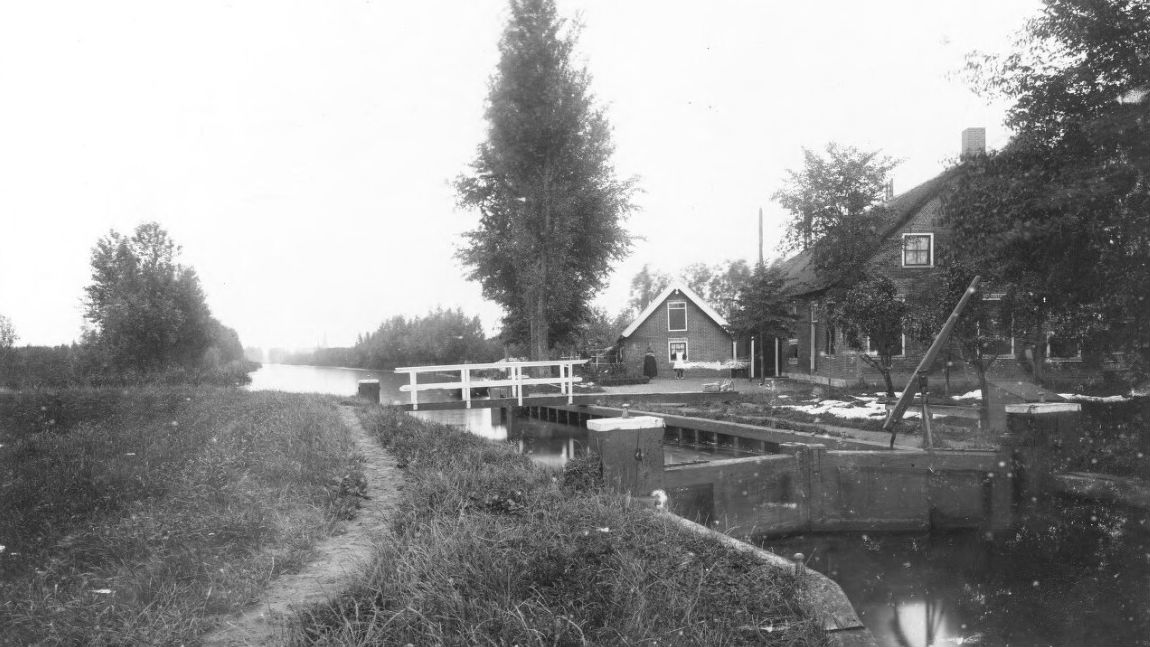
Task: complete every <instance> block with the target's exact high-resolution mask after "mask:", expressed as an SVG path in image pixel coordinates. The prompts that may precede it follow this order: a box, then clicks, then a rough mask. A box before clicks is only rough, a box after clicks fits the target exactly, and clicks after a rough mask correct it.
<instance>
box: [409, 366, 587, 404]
mask: <svg viewBox="0 0 1150 647" xmlns="http://www.w3.org/2000/svg"><path fill="white" fill-rule="evenodd" d="M588 361H589V360H585V359H561V360H551V361H538V362H493V363H490V364H445V365H441V366H403V367H400V368H397V369H395V372H396V373H407V374H408V376H409V378H410V382H409V383H408V384H405V385H403V386H401V387H399V390H400V391H403V392H407V393H411V409H412V411H418V410H419V392H420V391H432V390H455V389H459V390H460V392H461V394H462V397H463V401H464V403H465V406H466V407H467V408H468V409H470V408H471V390H472V389H481V388H487V389H490V388H492V387H503V386H509V387H511V396H512V397H513V398H516V399H517V400H518V401H519V405H520V406H522V405H523V387H524V386H528V385H532V384H553V385H557V386H558V387H559V392H560V393H562V394H563V395H566V396H567V403H568V404H571V403H572V402H573V395H574V392H575V383H576V382H582V381H583V378H581V377H578V376H576V375H575V366H576V365H579V364H586V363H587V362H588ZM556 366H557V367H559V375H558V376H557V377H554V376H552V377H525V376H524V370H523V369H530V368H547V372H550V370H551V368H552V367H556ZM477 371H502V372H503V373H504V375H506V377H505V378H492V377H490V376H488V375H473V373H475V372H477ZM455 372H458V373H459V381H458V382H425V383H423V384H420V383H419V374H420V373H455Z"/></svg>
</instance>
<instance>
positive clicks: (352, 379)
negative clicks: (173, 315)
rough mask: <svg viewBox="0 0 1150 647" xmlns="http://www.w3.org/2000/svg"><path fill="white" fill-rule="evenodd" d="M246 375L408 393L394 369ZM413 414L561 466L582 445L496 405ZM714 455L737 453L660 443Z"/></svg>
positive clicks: (675, 453)
mask: <svg viewBox="0 0 1150 647" xmlns="http://www.w3.org/2000/svg"><path fill="white" fill-rule="evenodd" d="M251 378H252V381H251V384H249V385H248V387H247V388H249V389H252V390H256V391H264V390H275V391H290V392H293V393H324V394H330V395H355V394H356V392H357V389H358V384H359V381H360V380H379V385H380V392H381V393H382V394H383V395H382V400H383V401H384V402H392V403H401V402H407V401H408V400H409V395H408V394H406V393H403V392H401V391H400V390H399V387H400V386H402V385H404V384H406V383H407V376H406V375H396V374H395V373H394V372H392V371H370V370H364V369H357V368H331V367H326V366H294V365H288V364H264V365H263V366H262V367H261V368H260V369H259V370H257V371H255V372H253V373H252V374H251ZM448 398H449V395H448V394H447V393H446V392H436V391H430V392H429V391H424V392H422V393H420V394H419V399H420V401H422V402H434V401H437V400H439V401H442V400H446V399H448ZM413 415H415V416H416V417H418V418H422V419H424V420H429V421H432V422H439V423H443V424H448V425H452V426H456V427H461V428H465V429H467V430H468V431H470V432H471V433H474V434H477V435H480V436H483V437H484V438H490V439H491V440H498V441H506V442H511V443H514V444H515V445H517V446H518V448H519V451H520V452H521V453H523V454H526V455H528V456H530V457H531V458H532V460H534V461H536V462H538V463H541V464H544V465H549V466H553V467H562V466H563V465H564V464H565V463H566V462H567V461H568V460H570V459H572V458H574V457H576V456H579V455H580V454H582V453H583V451H584V450H585V449H586V446H587V430H586V429H585V428H582V427H575V426H572V425H562V424H557V423H552V422H545V421H541V420H534V419H531V418H520V419H518V420H517V421H516V423H515V424H514V425H508V424H507V423H506V421H504V420H502V419H501V418H500V412H499V410H498V409H480V408H475V409H452V410H445V411H416V412H414V413H413ZM715 455H722V456H726V457H730V456H737V455H739V454H737V453H735V452H733V451H732V450H729V449H714V450H710V449H689V448H679V447H671V446H668V447H665V448H664V462H665V463H667V464H675V463H690V462H695V461H701V460H707V459H708V458H713V457H714V456H715Z"/></svg>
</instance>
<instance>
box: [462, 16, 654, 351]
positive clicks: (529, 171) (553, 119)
mask: <svg viewBox="0 0 1150 647" xmlns="http://www.w3.org/2000/svg"><path fill="white" fill-rule="evenodd" d="M576 31H577V30H575V29H573V28H570V26H569V25H568V24H567V22H566V21H565V20H562V19H560V18H559V17H558V15H557V12H556V8H555V3H554V1H553V0H511V2H510V19H509V21H508V24H507V27H506V28H505V30H504V32H503V36H502V38H501V39H500V42H499V52H500V62H499V66H498V70H497V72H496V74H495V76H494V78H493V79H492V81H491V89H490V94H489V97H488V102H487V122H488V134H487V140H486V141H485V142H484V143H482V144H481V145H480V146H479V150H478V153H477V155H476V158H475V161H474V162H473V163H472V165H471V166H472V168H471V173H470V174H469V175H466V176H463V177H460V178H459V179H458V180H457V182H456V188H457V191H458V195H459V201H460V204H461V205H462V206H464V207H467V208H472V209H476V210H478V212H479V216H480V221H479V226H478V227H477V228H476V229H474V230H472V231H470V232H468V233H466V234H465V235H464V239H465V243H464V245H463V247H462V248H461V249H460V251H459V253H458V257H459V259H460V260H461V261H462V262H463V264H464V266H465V267H466V268H467V269H468V272H469V277H470V278H471V279H472V280H476V281H479V283H480V285H481V286H482V288H483V293H484V295H485V296H486V297H487V298H489V299H492V300H494V301H496V302H497V303H499V304H500V305H502V306H503V308H504V312H505V313H506V314H505V317H504V335H505V337H508V338H509V340H510V341H527V342H529V344H530V349H531V354H532V356H533V357H534V358H535V359H543V358H546V357H547V356H548V354H549V351H550V350H551V348H552V346H553V344H554V343H555V342H556V341H559V340H562V339H567V338H570V337H571V336H572V335H573V334H574V333H575V331H577V330H578V327H579V324H580V322H581V321H583V320H584V319H585V318H586V317H587V316H588V315H589V314H590V310H589V308H588V303H589V301H590V299H591V297H592V295H593V294H594V293H595V292H596V291H597V290H598V289H600V288H601V287H602V286H603V285H604V283H605V281H606V278H607V275H608V272H609V269H610V264H611V262H613V261H615V260H617V259H620V258H622V257H623V256H624V255H625V254H626V252H627V251H628V249H629V248H630V237H629V235H628V234H627V232H626V231H625V230H624V228H623V221H624V219H625V217H626V216H627V214H628V213H629V212H630V211H631V209H632V203H631V195H632V192H633V190H634V182H633V180H619V179H617V178H616V176H615V171H614V168H613V166H612V164H611V155H612V152H613V145H612V143H611V131H610V127H609V125H608V123H607V119H606V117H605V115H604V113H603V111H602V110H601V109H599V108H597V107H596V106H595V105H594V102H593V97H592V95H591V91H590V75H589V74H588V73H587V71H586V70H585V69H581V68H580V67H578V66H577V65H576V64H575V63H574V62H573V61H572V54H573V50H574V47H575V42H576Z"/></svg>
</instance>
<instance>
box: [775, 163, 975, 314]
mask: <svg viewBox="0 0 1150 647" xmlns="http://www.w3.org/2000/svg"><path fill="white" fill-rule="evenodd" d="M961 169H962V167H961V166H956V167H953V168H950V169H947V170H945V171H943V172H942V173H940V174H939V175H936V176H935V177H933V178H931V179H929V180H927V181H926V182H923V183H922V184H920V185H918V186H916V187H914V188H912V189H910V190H908V191H906V192H904V193H900V194H899V195H897V196H895V197H894V198H891V199H890V200H888V201H887V202H886V203H884V204H883V206H884V207H885V208H886V220H885V224H886V229H885V230H884V231H883V234H882V236H880V237H879V246H878V247H876V248H875V253H877V252H878V251H879V247H881V245H882V243H884V242H886V241H887V240H888V239H889V238H890V237H891V236H893V235H894V234H895V233H896V232H898V231H899V230H900V229H902V228H903V227H904V226H906V223H907V222H908V221H910V219H911V218H913V217H914V215H915V214H917V213H918V212H919V211H921V210H922V208H923V207H925V206H926V205H927V204H928V203H929V202H930V201H931V200H933V199H935V198H937V197H938V196H940V195H942V192H943V191H944V190H945V189H946V187H947V186H948V185H949V184H950V183H951V182H952V181H953V180H954V179H955V178H956V177H957V176H958V175H959V173H960V172H961ZM779 269H781V270H782V273H783V281H784V285H785V286H786V289H787V290H788V291H789V292H790V293H791V296H799V295H804V294H810V293H812V292H821V291H822V290H825V289H827V288H829V287H831V286H832V283H833V282H832V281H829V280H827V279H826V278H825V277H822V276H820V275H819V274H818V272H816V271H815V264H814V255H813V253H812V252H811V250H810V249H809V248H808V249H805V250H803V251H801V252H799V253H798V254H795V255H794V256H792V257H790V258H788V259H786V260H785V261H783V262H782V263H780V264H779Z"/></svg>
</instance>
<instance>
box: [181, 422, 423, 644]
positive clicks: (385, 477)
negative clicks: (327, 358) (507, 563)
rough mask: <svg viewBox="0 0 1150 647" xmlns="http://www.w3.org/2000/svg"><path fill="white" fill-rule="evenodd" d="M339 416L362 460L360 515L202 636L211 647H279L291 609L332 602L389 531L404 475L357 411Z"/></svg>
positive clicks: (365, 563)
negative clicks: (300, 566) (237, 612)
mask: <svg viewBox="0 0 1150 647" xmlns="http://www.w3.org/2000/svg"><path fill="white" fill-rule="evenodd" d="M340 416H341V417H342V418H343V422H344V424H345V425H347V427H348V429H350V430H351V431H352V436H353V437H354V438H355V442H356V445H357V449H358V450H359V453H360V454H362V455H363V456H364V459H365V462H364V466H363V473H364V476H365V477H367V496H368V498H367V499H365V500H364V501H363V505H362V507H360V509H359V515H358V516H357V517H356V518H355V519H353V520H352V521H350V522H349V523H348V524H347V526H346V527H345V532H343V534H339V535H334V536H332V537H329V538H327V539H325V540H324V541H322V542H320V543H319V544H318V545H317V546H316V554H317V555H318V557H317V558H316V560H315V561H313V562H311V563H310V564H308V565H307V566H305V567H304V569H303V570H302V571H300V572H299V573H295V574H292V575H283V576H280V577H279V578H277V579H275V580H274V581H272V583H271V584H270V585H269V587H268V589H267V591H265V592H264V596H263V599H261V600H260V601H259V603H258V604H256V605H255V606H253V607H251V608H250V609H248V610H246V611H244V612H243V613H242V614H240V615H237V616H233V617H230V618H228V619H227V620H225V621H224V624H223V626H222V627H220V628H219V629H217V630H216V631H214V632H212V633H210V634H208V635H206V636H204V641H203V644H204V645H206V646H212V647H238V646H240V645H265V646H266V645H278V644H281V643H282V635H283V634H282V629H283V623H284V621H285V620H286V619H287V618H290V617H291V616H292V614H293V613H294V611H295V610H297V609H301V608H304V607H307V606H309V605H312V604H315V603H317V602H322V601H324V600H327V599H330V598H332V597H334V596H335V595H336V594H338V593H339V592H340V591H342V590H344V589H345V588H347V586H348V585H349V584H350V583H351V582H352V581H353V580H354V578H355V577H356V576H357V575H358V574H359V573H360V572H361V571H362V569H363V567H365V566H366V565H367V563H368V562H369V560H370V559H371V555H372V547H373V546H374V545H376V544H377V543H378V542H379V541H380V540H381V539H382V538H384V537H386V536H387V535H388V534H389V533H390V530H389V529H388V523H389V520H390V516H391V512H392V510H394V509H395V506H396V505H397V502H398V500H399V489H400V488H401V487H402V485H403V472H402V471H401V470H400V469H399V468H398V467H397V466H396V464H395V460H394V459H393V458H392V457H391V456H389V455H388V454H387V453H386V452H385V451H384V450H383V448H381V447H380V446H379V444H378V443H376V442H375V441H374V440H373V439H372V438H370V437H369V436H368V435H367V432H366V431H365V430H364V428H363V426H362V425H360V423H359V419H358V418H357V417H356V415H355V410H354V409H353V408H351V407H346V406H343V407H340Z"/></svg>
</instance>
